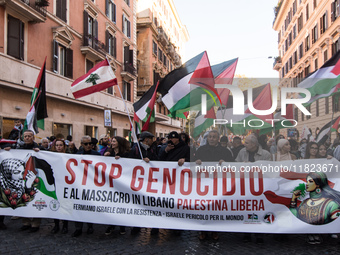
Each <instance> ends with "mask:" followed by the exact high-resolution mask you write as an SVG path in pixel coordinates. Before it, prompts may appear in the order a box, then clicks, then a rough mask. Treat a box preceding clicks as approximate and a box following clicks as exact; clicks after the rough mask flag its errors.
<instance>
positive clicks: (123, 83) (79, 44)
mask: <svg viewBox="0 0 340 255" xmlns="http://www.w3.org/2000/svg"><path fill="white" fill-rule="evenodd" d="M136 13H137V2H136V0H84V1H72V0H48V1H47V0H0V66H1V70H0V135H1V136H2V137H4V138H7V136H8V134H9V132H10V131H11V129H12V128H13V121H14V119H22V120H24V119H25V118H26V115H27V112H28V111H29V108H30V98H31V94H32V90H33V87H34V85H35V82H36V79H37V76H38V73H39V70H40V68H41V66H42V65H43V62H44V59H45V57H47V60H46V95H47V112H48V118H47V119H45V130H40V132H39V134H38V135H37V137H38V138H39V137H40V138H43V137H46V136H50V135H56V134H59V133H61V134H63V135H64V136H65V137H66V136H67V135H72V136H73V138H74V141H75V142H76V144H79V142H80V139H81V137H82V136H84V135H90V136H92V137H96V138H98V137H99V136H100V135H101V134H107V133H109V134H110V135H111V136H113V135H119V136H124V137H125V136H127V135H128V132H129V130H130V122H129V119H128V117H127V112H126V110H125V104H124V101H123V100H122V98H121V95H120V91H121V93H122V97H123V98H124V99H125V102H126V106H127V109H128V111H129V113H130V115H131V116H133V106H132V104H133V102H134V101H135V99H136V96H137V37H136V21H137V19H136V17H137V16H136ZM105 58H108V59H109V62H110V64H111V67H112V68H113V70H114V72H115V75H116V77H117V81H118V86H114V87H112V88H109V89H107V90H106V91H102V92H98V93H95V94H91V95H88V96H86V97H83V98H79V99H77V100H76V99H74V97H73V95H72V93H71V91H70V87H71V84H72V82H73V81H74V80H75V79H76V78H78V77H80V76H82V75H83V74H85V73H86V72H87V71H89V70H90V69H91V68H92V67H93V66H94V65H95V64H96V63H98V62H100V61H102V60H104V59H105ZM119 89H120V90H119ZM105 112H106V113H107V112H108V113H109V114H107V115H106V116H107V118H109V121H107V123H104V119H105V117H104V114H105ZM37 141H40V140H39V139H37Z"/></svg>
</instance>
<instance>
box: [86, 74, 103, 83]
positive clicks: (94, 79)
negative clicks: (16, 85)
mask: <svg viewBox="0 0 340 255" xmlns="http://www.w3.org/2000/svg"><path fill="white" fill-rule="evenodd" d="M99 79H100V77H99V75H98V74H96V73H93V74H91V75H90V77H89V78H87V79H86V81H85V82H86V83H91V82H92V85H96V84H97V82H96V81H97V80H99Z"/></svg>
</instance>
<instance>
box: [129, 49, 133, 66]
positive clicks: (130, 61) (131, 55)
mask: <svg viewBox="0 0 340 255" xmlns="http://www.w3.org/2000/svg"><path fill="white" fill-rule="evenodd" d="M129 63H130V64H131V65H133V50H129Z"/></svg>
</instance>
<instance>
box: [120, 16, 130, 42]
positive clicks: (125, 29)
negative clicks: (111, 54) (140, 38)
mask: <svg viewBox="0 0 340 255" xmlns="http://www.w3.org/2000/svg"><path fill="white" fill-rule="evenodd" d="M122 29H123V33H124V34H125V35H126V36H127V37H128V38H130V37H131V30H130V29H131V26H130V21H129V20H128V18H127V17H126V16H125V14H123V27H122Z"/></svg>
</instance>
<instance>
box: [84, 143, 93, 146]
mask: <svg viewBox="0 0 340 255" xmlns="http://www.w3.org/2000/svg"><path fill="white" fill-rule="evenodd" d="M83 144H84V145H85V146H87V145H92V143H83Z"/></svg>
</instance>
